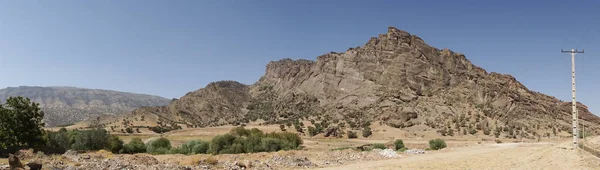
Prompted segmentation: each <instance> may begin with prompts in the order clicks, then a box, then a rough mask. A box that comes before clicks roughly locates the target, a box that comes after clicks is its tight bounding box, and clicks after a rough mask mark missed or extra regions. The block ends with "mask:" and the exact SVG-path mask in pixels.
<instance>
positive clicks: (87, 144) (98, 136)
mask: <svg viewBox="0 0 600 170" xmlns="http://www.w3.org/2000/svg"><path fill="white" fill-rule="evenodd" d="M108 138H109V134H108V132H107V131H106V130H104V129H92V130H85V131H78V132H77V133H74V134H73V136H72V139H73V146H72V148H71V149H75V150H82V151H90V150H100V149H104V148H106V146H107V145H108Z"/></svg>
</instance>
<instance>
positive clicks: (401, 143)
mask: <svg viewBox="0 0 600 170" xmlns="http://www.w3.org/2000/svg"><path fill="white" fill-rule="evenodd" d="M394 148H395V149H396V150H400V149H402V148H405V146H404V141H402V140H400V139H397V140H396V141H394Z"/></svg>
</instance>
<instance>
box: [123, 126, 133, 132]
mask: <svg viewBox="0 0 600 170" xmlns="http://www.w3.org/2000/svg"><path fill="white" fill-rule="evenodd" d="M125 131H126V132H127V133H133V129H132V128H131V127H127V128H125Z"/></svg>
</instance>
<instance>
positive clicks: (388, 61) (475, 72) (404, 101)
mask: <svg viewBox="0 0 600 170" xmlns="http://www.w3.org/2000/svg"><path fill="white" fill-rule="evenodd" d="M222 83H223V82H219V83H216V84H222ZM226 84H231V85H221V86H219V87H222V88H217V89H221V90H217V89H215V88H214V87H212V86H211V85H209V86H207V87H206V88H204V89H201V90H199V91H196V92H192V93H189V94H188V95H186V96H184V97H182V98H181V99H180V100H178V101H175V102H173V103H172V104H171V105H170V106H168V107H167V111H166V112H163V113H164V115H163V116H165V117H169V116H171V118H169V119H170V120H171V121H174V122H185V123H186V124H196V125H198V126H216V125H223V124H229V123H243V122H248V121H252V120H257V119H262V120H265V121H266V122H267V123H285V122H294V121H296V120H310V119H315V117H322V118H323V119H325V120H326V121H329V122H332V121H334V122H344V123H348V124H349V125H351V127H352V126H354V128H359V127H360V125H361V124H364V123H365V122H372V121H382V122H384V123H386V124H388V125H390V126H394V127H399V128H406V127H411V126H416V125H419V126H427V127H431V128H436V129H442V128H445V129H448V128H450V129H453V128H455V129H456V130H460V129H461V128H462V129H465V128H468V127H470V128H473V127H477V129H483V130H486V129H487V130H493V129H496V127H511V128H517V129H519V130H522V131H523V132H525V133H521V134H520V135H523V136H524V137H529V136H533V135H534V134H538V135H539V134H540V133H534V132H535V131H534V130H531V129H535V130H540V129H541V131H544V129H545V130H546V131H547V130H551V129H552V128H559V130H565V131H568V130H570V123H571V112H570V109H571V107H570V103H567V102H561V101H559V100H558V99H556V98H554V97H551V96H547V95H544V94H541V93H537V92H533V91H530V90H529V89H527V88H526V87H525V86H524V85H523V84H521V83H520V82H519V81H517V80H516V79H515V78H514V77H512V76H510V75H505V74H499V73H488V72H487V71H485V70H484V69H482V68H480V67H477V66H475V65H473V64H472V63H471V62H470V61H469V60H468V59H466V57H465V56H464V55H463V54H460V53H456V52H453V51H450V50H448V49H442V50H440V49H437V48H434V47H431V46H429V45H427V44H426V43H425V42H424V41H423V40H422V39H421V38H419V37H417V36H415V35H411V34H409V33H407V32H405V31H402V30H398V29H396V28H393V27H390V28H388V31H387V33H385V34H380V35H379V36H378V37H373V38H371V39H370V40H369V41H368V42H367V43H366V44H365V45H364V46H362V47H357V48H350V49H348V50H347V51H346V52H343V53H335V52H331V53H328V54H325V55H322V56H319V57H318V58H317V60H316V61H309V60H291V59H283V60H280V61H275V62H270V63H268V64H267V68H266V73H265V75H264V76H262V77H261V78H260V80H259V81H258V82H256V83H255V84H253V85H250V86H245V85H241V84H239V83H234V82H228V83H226ZM213 86H214V85H213ZM211 89H212V90H211ZM209 91H210V92H209ZM578 106H579V107H578V109H579V114H580V115H581V117H583V119H584V120H585V122H586V124H587V125H590V126H591V127H592V128H590V129H593V130H598V129H597V128H598V125H599V124H600V118H598V117H597V116H595V115H593V114H591V113H590V112H589V111H588V110H587V107H586V106H584V105H583V104H579V105H578ZM178 113H179V114H183V115H184V116H175V117H172V115H177V114H178ZM319 119H321V118H319ZM190 121H191V122H190Z"/></svg>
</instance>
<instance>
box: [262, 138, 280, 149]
mask: <svg viewBox="0 0 600 170" xmlns="http://www.w3.org/2000/svg"><path fill="white" fill-rule="evenodd" d="M261 144H262V148H263V150H264V151H266V152H276V151H279V150H281V141H280V140H277V139H274V138H263V139H261Z"/></svg>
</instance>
